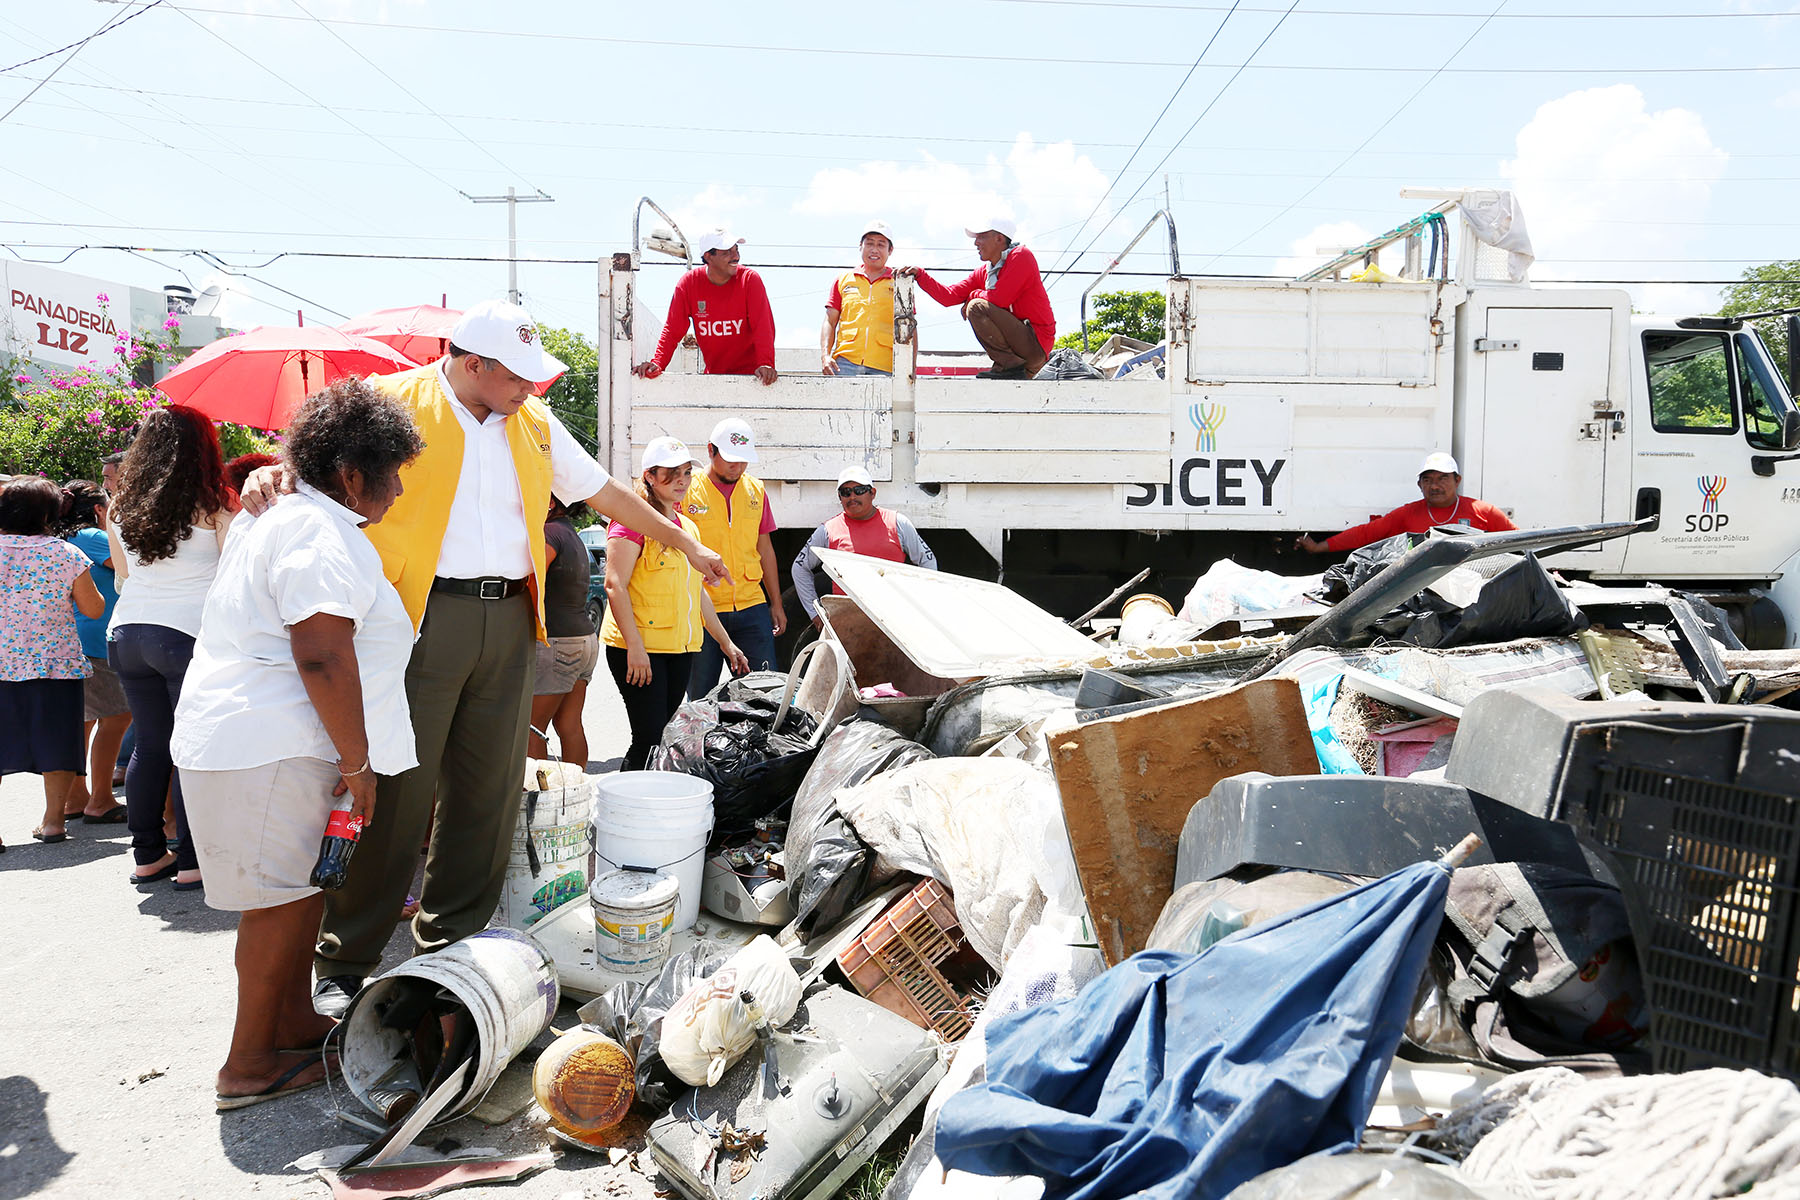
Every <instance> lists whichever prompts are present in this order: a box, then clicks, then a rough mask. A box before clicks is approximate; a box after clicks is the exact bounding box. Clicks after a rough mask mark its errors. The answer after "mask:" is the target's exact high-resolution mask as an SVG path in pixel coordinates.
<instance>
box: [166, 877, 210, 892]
mask: <svg viewBox="0 0 1800 1200" xmlns="http://www.w3.org/2000/svg"><path fill="white" fill-rule="evenodd" d="M169 886H170V887H172V888H174V889H175V890H176V891H178V892H197V891H200V890H201V889H202V888H204V887H205V886H206V880H204V879H190V880H188V881H187V882H186V883H183V882H181V880H179V879H177V880H176V881H175V882H174V883H172V884H170V885H169Z"/></svg>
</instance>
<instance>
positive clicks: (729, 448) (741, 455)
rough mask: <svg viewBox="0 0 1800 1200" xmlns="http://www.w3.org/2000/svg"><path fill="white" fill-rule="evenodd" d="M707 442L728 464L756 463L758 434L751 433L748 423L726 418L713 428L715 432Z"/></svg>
mask: <svg viewBox="0 0 1800 1200" xmlns="http://www.w3.org/2000/svg"><path fill="white" fill-rule="evenodd" d="M706 440H707V443H708V444H709V445H711V446H712V448H713V449H714V450H717V451H718V452H719V457H720V458H722V459H724V460H725V461H726V462H741V463H753V462H755V461H756V434H755V433H754V432H752V431H751V429H750V424H749V422H747V421H740V420H738V419H737V418H736V417H726V418H725V419H724V420H723V421H720V422H719V423H718V424H717V425H714V426H713V431H712V433H711V434H710V435H708V437H707V439H706Z"/></svg>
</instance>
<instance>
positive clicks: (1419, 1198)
mask: <svg viewBox="0 0 1800 1200" xmlns="http://www.w3.org/2000/svg"><path fill="white" fill-rule="evenodd" d="M1492 1195H1495V1193H1493V1192H1488V1191H1482V1190H1478V1189H1476V1188H1474V1187H1472V1186H1470V1184H1469V1182H1468V1181H1467V1180H1465V1179H1463V1178H1462V1177H1461V1176H1460V1175H1459V1174H1458V1173H1457V1172H1456V1170H1455V1168H1452V1167H1442V1166H1435V1165H1432V1164H1429V1163H1424V1162H1421V1161H1420V1160H1418V1159H1416V1158H1406V1157H1404V1156H1403V1155H1399V1154H1315V1155H1312V1156H1311V1157H1308V1158H1303V1159H1301V1160H1300V1161H1299V1162H1297V1163H1293V1164H1292V1165H1290V1166H1286V1167H1281V1168H1278V1169H1276V1170H1274V1171H1270V1172H1268V1173H1266V1174H1263V1175H1258V1176H1257V1177H1256V1178H1255V1179H1252V1180H1251V1181H1250V1182H1249V1183H1246V1184H1244V1185H1243V1186H1242V1187H1240V1188H1238V1189H1237V1190H1236V1191H1234V1192H1232V1193H1231V1195H1230V1196H1228V1197H1227V1198H1226V1200H1320V1198H1321V1197H1330V1200H1481V1198H1482V1197H1484V1196H1492Z"/></svg>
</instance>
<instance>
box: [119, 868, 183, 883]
mask: <svg viewBox="0 0 1800 1200" xmlns="http://www.w3.org/2000/svg"><path fill="white" fill-rule="evenodd" d="M180 869H181V868H179V867H177V866H176V865H175V864H174V863H170V864H169V865H168V866H166V867H164V868H163V869H162V870H160V871H155V872H152V873H151V874H149V875H139V874H138V873H137V872H136V871H133V872H132V873H131V874H129V875H127V876H126V877H125V878H126V879H129V880H130V881H131V882H132V883H135V884H138V885H140V886H141V885H143V884H146V883H161V882H162V881H163V880H165V879H173V878H175V873H176V872H177V871H179V870H180Z"/></svg>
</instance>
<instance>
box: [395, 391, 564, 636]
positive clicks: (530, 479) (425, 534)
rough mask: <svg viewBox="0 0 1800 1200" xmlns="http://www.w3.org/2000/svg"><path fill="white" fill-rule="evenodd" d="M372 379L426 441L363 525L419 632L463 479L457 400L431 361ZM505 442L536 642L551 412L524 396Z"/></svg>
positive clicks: (541, 602) (541, 601)
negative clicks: (390, 499)
mask: <svg viewBox="0 0 1800 1200" xmlns="http://www.w3.org/2000/svg"><path fill="white" fill-rule="evenodd" d="M369 383H370V384H372V385H373V386H375V387H377V388H380V389H381V390H382V391H384V392H386V393H388V394H389V395H391V396H393V397H395V398H396V399H398V400H399V401H400V403H402V404H403V405H405V406H406V409H407V411H408V412H410V413H412V418H413V421H414V422H415V423H416V424H417V425H418V427H419V436H420V437H422V438H424V439H425V450H424V452H423V453H421V454H420V455H419V457H417V458H415V459H413V461H412V462H410V463H408V464H407V465H406V466H404V467H402V468H400V483H401V485H402V487H403V488H404V489H405V490H404V491H403V492H402V493H401V496H400V498H399V499H398V500H396V501H394V506H393V507H392V508H390V509H388V511H387V515H386V516H384V517H382V518H381V520H380V522H379V523H377V524H374V525H366V526H364V527H363V532H364V533H366V534H368V535H369V541H370V542H372V543H373V544H374V546H375V549H376V550H377V551H378V552H379V553H380V554H381V567H382V571H383V572H384V573H385V574H386V575H387V577H388V582H390V583H392V584H393V585H394V590H396V591H398V592H399V593H400V602H401V603H402V604H404V605H405V606H406V613H407V615H408V616H410V617H411V618H412V623H413V631H414V632H415V633H416V632H418V629H419V626H420V624H421V623H423V622H424V620H425V601H426V599H427V598H428V597H429V596H430V595H431V581H432V580H433V579H434V578H436V577H437V561H438V551H439V550H440V549H441V548H442V547H443V544H444V531H445V530H446V529H448V528H449V527H450V504H451V502H452V501H454V500H455V499H456V485H457V482H458V481H459V480H460V479H461V478H462V463H463V431H462V426H461V425H459V424H458V423H457V419H456V414H455V413H454V412H452V411H450V405H452V404H458V403H460V401H458V400H457V399H456V398H455V397H454V396H448V395H445V393H444V388H443V386H442V385H441V384H440V383H439V382H438V370H437V367H436V366H423V367H418V368H415V369H414V370H411V371H401V372H399V373H398V374H394V375H377V376H373V377H371V378H370V379H369ZM506 444H507V447H508V448H509V449H510V450H511V451H512V460H513V469H514V470H516V471H517V472H518V475H519V498H520V499H521V500H522V501H523V502H524V505H525V532H526V534H527V535H528V537H529V538H530V540H531V579H530V580H529V581H527V585H528V586H529V587H530V589H531V596H532V611H533V612H534V613H535V614H536V619H537V636H538V640H539V641H543V640H544V522H543V520H542V517H543V515H544V514H545V513H547V512H548V511H549V510H550V410H549V409H548V408H547V407H545V405H544V402H543V401H542V400H539V399H537V398H536V397H527V398H526V401H525V404H524V406H523V407H521V408H520V409H519V411H518V412H516V413H514V414H513V415H512V416H510V417H508V418H506ZM534 518H536V519H534Z"/></svg>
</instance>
